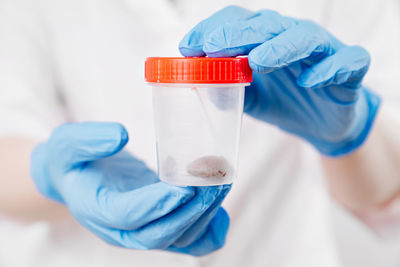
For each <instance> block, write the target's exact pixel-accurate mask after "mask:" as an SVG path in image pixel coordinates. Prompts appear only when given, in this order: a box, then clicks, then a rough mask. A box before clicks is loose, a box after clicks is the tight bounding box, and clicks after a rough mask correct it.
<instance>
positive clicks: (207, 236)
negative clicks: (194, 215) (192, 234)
mask: <svg viewBox="0 0 400 267" xmlns="http://www.w3.org/2000/svg"><path fill="white" fill-rule="evenodd" d="M228 229H229V216H228V214H227V212H226V211H225V210H224V209H223V208H222V207H220V208H219V209H218V211H217V213H216V215H215V216H214V217H213V219H212V220H211V222H210V224H209V225H208V226H207V230H206V231H205V232H204V233H203V235H201V236H200V238H198V239H197V240H195V241H194V242H193V243H192V244H190V245H188V246H186V247H176V246H171V247H169V248H168V249H167V250H168V251H172V252H178V253H184V254H189V255H193V256H204V255H207V254H209V253H211V252H214V251H216V250H218V249H220V248H222V247H223V246H224V244H225V240H226V235H227V233H228Z"/></svg>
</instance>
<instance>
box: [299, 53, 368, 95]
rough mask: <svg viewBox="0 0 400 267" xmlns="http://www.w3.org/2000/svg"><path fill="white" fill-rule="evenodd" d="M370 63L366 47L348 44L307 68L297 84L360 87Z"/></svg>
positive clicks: (314, 86)
mask: <svg viewBox="0 0 400 267" xmlns="http://www.w3.org/2000/svg"><path fill="white" fill-rule="evenodd" d="M369 64H370V56H369V54H368V52H367V51H366V50H365V49H364V48H362V47H360V46H347V47H344V48H342V49H340V50H339V51H337V52H336V53H335V54H333V55H331V56H329V57H327V58H325V59H323V60H322V61H321V62H319V63H317V64H315V65H313V66H311V67H310V68H307V69H305V70H304V71H303V72H302V73H301V75H300V76H299V78H298V79H297V84H298V85H299V86H302V87H307V88H319V87H325V86H329V85H342V84H346V85H347V88H349V89H351V88H358V87H359V86H360V84H361V81H362V78H363V77H364V75H365V74H366V73H367V71H368V68H369ZM344 101H346V100H344Z"/></svg>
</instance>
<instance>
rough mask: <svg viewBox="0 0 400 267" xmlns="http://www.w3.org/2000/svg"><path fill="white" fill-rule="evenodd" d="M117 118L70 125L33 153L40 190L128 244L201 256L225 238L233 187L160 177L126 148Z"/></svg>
mask: <svg viewBox="0 0 400 267" xmlns="http://www.w3.org/2000/svg"><path fill="white" fill-rule="evenodd" d="M127 142H128V134H127V132H126V130H125V128H124V127H123V126H121V125H120V124H117V123H94V122H87V123H74V124H65V125H62V126H60V127H58V128H57V129H56V130H54V132H53V134H52V136H51V137H50V139H49V140H48V141H47V142H46V143H45V144H42V145H39V146H38V147H37V148H36V149H35V150H34V152H33V154H32V159H31V173H32V177H33V179H34V182H35V184H36V186H37V188H38V189H39V191H40V192H41V193H42V194H43V195H45V196H46V197H48V198H50V199H53V200H56V201H58V202H60V203H63V204H65V205H67V207H68V209H69V210H70V212H71V214H72V215H73V216H74V217H75V219H76V220H78V221H79V222H80V223H81V224H82V225H83V226H85V227H86V228H88V229H89V230H90V231H92V232H93V233H95V234H96V235H97V236H99V237H100V238H102V239H103V240H105V241H107V242H109V243H111V244H114V245H117V246H121V247H126V248H135V249H165V250H169V251H174V252H180V253H186V254H191V255H196V256H198V255H204V254H207V253H210V252H212V251H214V250H217V249H219V248H220V247H221V246H222V245H223V244H224V241H225V236H226V233H227V230H228V226H229V217H228V215H227V213H226V212H225V211H224V209H223V208H221V207H220V204H221V202H222V201H223V199H224V197H225V196H226V194H227V193H228V191H229V190H230V185H224V186H211V187H198V188H194V187H177V186H172V185H169V184H167V183H164V182H161V181H160V180H159V179H158V177H157V175H156V174H155V173H154V172H153V171H151V170H150V169H148V168H147V167H146V165H145V164H144V163H143V162H141V161H139V160H137V159H136V158H134V157H133V156H132V155H130V154H129V153H128V152H126V151H121V150H122V148H123V147H124V146H125V144H126V143H127Z"/></svg>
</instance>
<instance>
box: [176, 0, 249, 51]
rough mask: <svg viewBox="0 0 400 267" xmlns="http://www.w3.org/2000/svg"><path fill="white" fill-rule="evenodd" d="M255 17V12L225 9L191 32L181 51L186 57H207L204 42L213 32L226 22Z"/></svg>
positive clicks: (231, 8)
mask: <svg viewBox="0 0 400 267" xmlns="http://www.w3.org/2000/svg"><path fill="white" fill-rule="evenodd" d="M254 15H255V13H254V12H252V11H250V10H247V9H245V8H241V7H238V6H228V7H225V8H223V9H221V10H220V11H218V12H216V13H215V14H213V15H212V16H211V17H209V18H207V19H205V20H203V21H201V22H200V23H199V24H197V25H196V26H195V27H194V28H193V29H192V30H190V31H189V32H188V33H187V34H186V35H185V36H184V37H183V39H182V40H181V41H180V43H179V51H180V52H181V54H182V55H183V56H186V57H200V56H205V55H206V54H205V53H204V51H203V44H204V40H205V38H207V36H208V34H209V33H210V32H211V31H212V30H214V29H215V28H216V27H218V26H219V25H221V24H223V23H225V22H229V21H236V20H246V19H248V18H251V17H252V16H254Z"/></svg>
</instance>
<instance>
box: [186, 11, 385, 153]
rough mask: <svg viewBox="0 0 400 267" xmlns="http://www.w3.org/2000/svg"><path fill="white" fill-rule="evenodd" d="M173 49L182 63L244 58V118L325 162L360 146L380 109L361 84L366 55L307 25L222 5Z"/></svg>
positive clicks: (300, 21)
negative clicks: (283, 134)
mask: <svg viewBox="0 0 400 267" xmlns="http://www.w3.org/2000/svg"><path fill="white" fill-rule="evenodd" d="M179 49H180V51H181V53H182V55H184V56H205V55H207V56H209V57H233V56H238V55H248V58H249V64H250V67H251V68H252V69H253V74H254V80H253V83H252V85H251V86H250V87H248V88H247V89H246V96H245V111H246V112H247V113H248V114H250V115H251V116H254V117H255V118H258V119H260V120H263V121H265V122H269V123H271V124H274V125H276V126H278V127H280V128H282V129H283V130H285V131H287V132H289V133H292V134H295V135H297V136H300V137H301V138H303V139H305V140H307V141H308V142H310V143H311V144H312V145H314V147H316V148H317V149H318V150H319V151H320V152H321V153H323V154H325V155H328V156H339V155H343V154H347V153H350V152H351V151H353V150H355V149H356V148H357V147H359V146H360V145H361V144H362V143H363V142H364V141H365V139H366V137H367V135H368V132H369V131H370V129H371V126H372V123H373V121H374V118H375V115H376V112H377V109H378V107H379V104H380V99H379V97H377V96H376V95H375V94H374V93H372V92H370V91H368V90H367V89H366V88H365V87H363V86H362V84H361V82H362V79H363V77H364V75H365V74H366V72H367V70H368V67H369V63H370V57H369V54H368V52H367V51H366V50H364V49H363V48H361V47H359V46H348V45H345V44H343V43H341V42H340V41H339V40H337V39H336V38H335V37H333V36H332V35H331V34H330V33H328V32H327V31H326V30H325V29H323V28H321V27H320V26H318V25H317V24H315V23H313V22H311V21H306V20H297V19H294V18H290V17H283V16H281V15H279V14H278V13H276V12H274V11H270V10H261V11H259V12H252V11H249V10H247V9H244V8H240V7H236V6H229V7H227V8H224V9H222V10H221V11H219V12H217V13H215V14H214V15H212V16H211V17H210V18H208V19H206V20H204V21H202V22H200V23H199V24H198V25H197V26H195V27H194V28H193V29H192V30H191V31H190V32H189V33H188V34H187V35H186V36H185V37H184V38H183V40H182V41H181V42H180V44H179Z"/></svg>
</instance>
